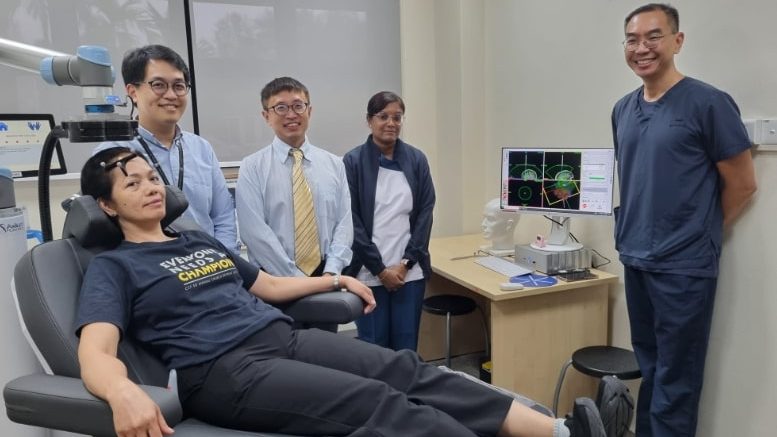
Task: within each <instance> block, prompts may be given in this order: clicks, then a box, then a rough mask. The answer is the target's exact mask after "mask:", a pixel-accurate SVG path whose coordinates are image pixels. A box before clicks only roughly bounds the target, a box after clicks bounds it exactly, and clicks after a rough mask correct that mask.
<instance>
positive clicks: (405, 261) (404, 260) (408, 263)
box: [399, 258, 415, 270]
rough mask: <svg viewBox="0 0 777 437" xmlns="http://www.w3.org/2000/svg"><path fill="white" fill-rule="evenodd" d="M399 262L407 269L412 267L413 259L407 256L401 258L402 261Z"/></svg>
mask: <svg viewBox="0 0 777 437" xmlns="http://www.w3.org/2000/svg"><path fill="white" fill-rule="evenodd" d="M399 263H400V264H402V265H403V266H405V268H406V269H408V270H410V269H412V268H413V266H414V265H415V261H413V260H412V259H408V258H402V261H400V262H399Z"/></svg>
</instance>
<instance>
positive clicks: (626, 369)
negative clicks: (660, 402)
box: [553, 346, 642, 416]
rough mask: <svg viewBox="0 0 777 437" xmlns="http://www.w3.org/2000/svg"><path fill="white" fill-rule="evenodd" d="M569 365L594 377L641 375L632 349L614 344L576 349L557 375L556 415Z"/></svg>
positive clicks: (629, 377)
mask: <svg viewBox="0 0 777 437" xmlns="http://www.w3.org/2000/svg"><path fill="white" fill-rule="evenodd" d="M569 366H573V367H574V368H575V369H577V371H578V372H581V373H585V374H586V375H588V376H594V377H596V378H601V377H603V376H606V375H613V376H615V377H616V378H618V379H622V380H627V379H637V378H640V377H642V372H640V371H639V365H638V364H637V358H636V357H635V356H634V352H633V351H630V350H628V349H622V348H619V347H615V346H588V347H584V348H581V349H578V350H576V351H575V352H574V353H573V354H572V359H571V360H569V361H567V362H566V364H564V367H562V368H561V373H560V374H559V376H558V382H557V383H556V393H555V394H554V395H553V415H554V416H557V415H558V398H559V395H560V393H561V385H562V384H563V383H564V377H565V376H566V374H567V369H569Z"/></svg>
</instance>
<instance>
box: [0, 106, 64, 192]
mask: <svg viewBox="0 0 777 437" xmlns="http://www.w3.org/2000/svg"><path fill="white" fill-rule="evenodd" d="M53 128H54V116H52V115H51V114H0V166H3V167H6V168H9V169H10V170H11V173H12V174H13V177H14V178H21V177H30V176H37V175H38V166H39V165H40V154H41V150H43V143H44V142H45V141H46V136H47V135H48V134H49V132H51V130H52V129H53ZM66 172H67V168H66V167H65V158H64V157H63V156H62V147H61V146H60V145H59V143H57V147H56V149H55V151H54V154H53V155H52V157H51V174H65V173H66Z"/></svg>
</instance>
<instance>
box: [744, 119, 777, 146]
mask: <svg viewBox="0 0 777 437" xmlns="http://www.w3.org/2000/svg"><path fill="white" fill-rule="evenodd" d="M742 121H743V122H744V124H745V129H746V130H747V136H748V137H750V142H751V143H753V144H754V145H755V148H756V150H759V151H762V152H767V151H768V152H773V151H777V119H763V118H761V119H744V120H742Z"/></svg>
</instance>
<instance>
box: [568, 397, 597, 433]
mask: <svg viewBox="0 0 777 437" xmlns="http://www.w3.org/2000/svg"><path fill="white" fill-rule="evenodd" d="M564 424H565V425H566V426H567V428H569V432H570V435H571V437H607V433H605V432H604V425H602V419H601V417H599V409H598V408H597V407H596V403H594V401H593V400H591V399H588V398H578V399H575V406H574V408H573V409H572V417H570V418H569V419H567V420H566V421H565V422H564Z"/></svg>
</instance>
